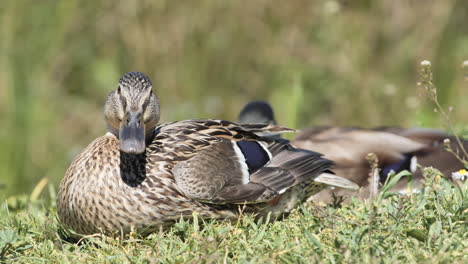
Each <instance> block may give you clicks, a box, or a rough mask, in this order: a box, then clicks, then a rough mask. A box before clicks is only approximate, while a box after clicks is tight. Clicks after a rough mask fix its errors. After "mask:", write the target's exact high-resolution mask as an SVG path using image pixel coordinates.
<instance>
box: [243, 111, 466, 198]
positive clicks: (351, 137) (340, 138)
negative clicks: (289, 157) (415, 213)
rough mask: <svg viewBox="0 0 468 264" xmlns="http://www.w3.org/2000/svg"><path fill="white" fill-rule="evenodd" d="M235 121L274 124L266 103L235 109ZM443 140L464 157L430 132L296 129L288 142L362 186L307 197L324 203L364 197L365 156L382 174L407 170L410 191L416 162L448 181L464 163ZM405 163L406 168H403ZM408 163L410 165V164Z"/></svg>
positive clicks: (403, 186)
mask: <svg viewBox="0 0 468 264" xmlns="http://www.w3.org/2000/svg"><path fill="white" fill-rule="evenodd" d="M239 121H240V122H252V121H259V122H264V123H276V121H275V119H274V112H273V109H272V108H271V106H270V105H269V104H268V103H266V102H251V103H249V104H247V105H246V106H245V107H244V109H243V110H242V111H241V114H240V116H239ZM444 139H450V143H449V144H450V147H451V149H453V150H454V151H455V152H457V153H460V155H461V156H462V157H464V156H463V153H462V151H461V148H460V146H459V145H458V143H457V140H456V139H455V138H454V137H453V136H451V135H449V134H447V133H445V132H443V131H440V130H436V129H430V128H409V129H406V128H396V127H382V128H375V129H363V128H355V127H312V128H307V129H303V130H302V131H300V132H299V133H298V135H297V137H296V138H295V139H294V140H292V141H291V144H292V145H293V146H295V147H298V148H303V149H310V150H314V151H317V152H320V153H323V154H324V157H325V158H327V159H330V160H332V161H334V162H335V166H334V167H333V171H334V172H335V173H336V175H338V176H340V177H343V178H346V179H348V180H351V181H353V182H355V183H357V184H358V185H359V186H361V187H362V188H361V189H360V190H359V191H358V192H356V191H349V190H339V189H327V190H323V191H321V192H320V193H318V194H317V195H315V196H314V197H313V199H314V200H317V201H321V202H326V203H329V202H332V201H333V200H334V199H335V197H337V196H343V197H345V198H349V197H352V196H354V197H361V198H367V197H369V193H370V188H369V170H370V165H369V162H368V161H367V159H366V156H367V154H368V153H374V154H376V155H377V157H378V160H379V163H378V166H379V168H381V169H382V170H383V169H385V168H392V169H393V168H395V170H397V172H399V171H401V170H408V171H411V172H412V175H413V179H414V185H413V187H414V188H421V186H422V182H423V180H424V177H423V171H422V169H421V168H420V167H417V166H416V163H417V164H420V165H421V167H434V168H436V169H438V170H440V171H441V172H442V173H443V174H444V175H445V176H447V177H448V178H451V174H452V172H455V171H458V170H460V169H463V168H464V165H463V163H462V162H461V161H459V160H458V159H457V158H456V157H455V156H454V155H453V154H452V153H450V152H448V151H447V150H446V149H445V146H444V143H443V141H444ZM461 143H462V145H464V148H465V149H467V148H468V141H466V140H461ZM413 158H414V159H413ZM464 158H465V159H466V158H467V157H464ZM402 161H403V162H402ZM405 161H407V162H408V164H404V162H405ZM413 161H414V162H413ZM402 163H403V164H404V165H402ZM411 164H413V165H414V166H411ZM395 165H397V166H395ZM398 165H400V166H398ZM386 171H389V170H388V169H387V170H386ZM386 177H387V175H381V177H380V180H381V183H384V182H385V179H386ZM407 183H408V182H407V179H406V178H403V179H402V180H400V182H399V183H397V184H396V185H395V186H394V188H393V189H392V191H394V192H405V191H407V188H408V186H407V185H408V184H407Z"/></svg>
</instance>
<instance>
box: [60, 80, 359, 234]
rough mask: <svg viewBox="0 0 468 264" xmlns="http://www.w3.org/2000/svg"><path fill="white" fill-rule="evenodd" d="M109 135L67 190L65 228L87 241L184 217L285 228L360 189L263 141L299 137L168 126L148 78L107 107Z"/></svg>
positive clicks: (121, 86)
mask: <svg viewBox="0 0 468 264" xmlns="http://www.w3.org/2000/svg"><path fill="white" fill-rule="evenodd" d="M104 117H105V121H106V124H107V133H106V134H105V135H103V136H100V137H98V138H96V139H95V140H94V141H93V142H92V143H90V144H89V145H88V146H87V147H86V148H85V149H84V150H83V151H82V152H81V153H80V154H79V155H78V156H77V157H76V158H75V160H74V161H73V162H72V163H71V165H70V167H69V168H68V169H67V171H66V172H65V175H64V177H63V179H62V181H61V183H60V186H59V191H58V195H57V212H58V217H59V219H60V222H61V223H62V224H63V225H64V226H65V227H67V228H69V229H71V230H73V231H74V232H76V233H78V234H82V235H88V234H95V233H103V234H127V233H129V232H131V231H136V232H139V233H141V234H147V233H151V232H153V231H155V230H159V228H161V227H164V226H167V225H170V224H171V223H174V222H175V221H177V220H179V219H180V218H189V219H190V218H192V217H194V216H195V215H196V216H197V217H199V218H202V219H221V220H224V219H225V220H237V219H238V217H239V215H240V214H242V213H252V214H254V215H255V216H256V217H268V218H271V219H273V218H274V219H277V218H279V217H282V216H286V215H287V214H288V213H289V212H291V210H293V209H294V208H296V207H297V206H298V205H299V204H301V203H302V202H303V201H305V200H307V199H308V197H310V196H312V195H314V194H315V193H317V192H319V191H320V190H322V189H324V188H327V187H328V186H334V187H339V188H348V189H357V188H358V186H357V185H356V184H355V183H353V182H351V181H349V180H346V179H344V178H341V177H338V176H336V175H334V173H333V171H332V170H331V167H332V165H333V162H332V161H330V160H328V159H325V158H323V157H322V154H320V153H318V152H314V151H310V150H303V149H297V148H294V147H292V146H291V145H290V144H289V142H288V141H285V140H282V139H278V138H270V137H265V136H262V135H261V134H262V133H266V134H272V133H278V134H280V133H286V132H293V131H294V130H292V129H289V128H285V127H282V126H277V125H272V124H252V125H239V124H236V123H234V122H230V121H226V120H217V119H194V120H184V121H177V122H169V123H162V124H159V119H160V107H159V100H158V97H157V96H156V94H155V93H154V92H153V85H152V82H151V80H150V78H149V77H148V76H146V75H145V74H144V73H141V72H129V73H126V74H124V75H123V76H122V77H121V78H120V80H119V82H118V85H117V88H116V89H115V90H113V91H112V92H110V94H109V95H108V97H107V99H106V103H105V106H104Z"/></svg>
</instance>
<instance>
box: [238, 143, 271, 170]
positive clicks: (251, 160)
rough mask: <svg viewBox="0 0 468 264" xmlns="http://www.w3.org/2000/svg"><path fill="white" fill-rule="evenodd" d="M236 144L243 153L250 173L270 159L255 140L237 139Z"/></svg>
mask: <svg viewBox="0 0 468 264" xmlns="http://www.w3.org/2000/svg"><path fill="white" fill-rule="evenodd" d="M237 146H239V148H240V150H241V152H242V154H244V157H245V161H246V163H247V167H248V168H249V173H250V174H252V173H254V172H255V171H257V170H258V169H260V168H262V167H263V166H265V164H267V162H269V161H270V157H269V156H268V153H267V152H266V151H265V149H264V148H263V147H262V146H261V145H260V143H258V142H256V141H246V140H243V141H239V142H237Z"/></svg>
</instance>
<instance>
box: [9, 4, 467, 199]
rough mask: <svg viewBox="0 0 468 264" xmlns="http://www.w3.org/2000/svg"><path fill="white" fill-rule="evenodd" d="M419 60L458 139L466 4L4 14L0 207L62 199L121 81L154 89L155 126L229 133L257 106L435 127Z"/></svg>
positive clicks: (88, 7) (299, 115)
mask: <svg viewBox="0 0 468 264" xmlns="http://www.w3.org/2000/svg"><path fill="white" fill-rule="evenodd" d="M423 59H428V60H431V62H432V65H433V69H434V78H435V83H436V85H437V86H438V88H439V96H440V101H441V103H442V104H443V105H444V106H446V107H448V106H453V107H454V111H453V114H452V116H453V120H454V121H455V124H457V127H458V128H459V129H462V128H463V127H466V124H467V123H468V107H466V100H467V99H468V98H467V85H468V82H467V81H466V80H464V75H463V69H462V67H461V64H462V62H463V61H464V60H467V59H468V2H467V1H466V0H458V1H456V0H446V1H436V0H432V1H431V0H425V1H423V0H394V1H385V0H383V1H372V0H316V1H310V0H294V1H291V0H290V1H267V0H259V1H245V0H242V1H241V0H239V1H215V0H203V1H191V2H189V1H170V0H167V1H165V0H159V1H153V0H152V1H149V0H148V1H136V0H127V1H120V2H117V1H114V0H95V1H78V0H67V1H55V0H41V1H37V0H2V1H1V2H0V197H8V196H11V195H18V194H21V193H26V194H28V193H30V192H31V191H32V190H33V188H34V187H35V186H37V184H38V182H40V180H41V179H44V178H46V179H48V181H49V182H50V183H52V184H53V186H54V187H55V188H57V186H58V183H59V181H60V179H61V178H62V176H63V174H64V172H65V170H66V169H67V167H68V165H69V164H70V162H71V161H72V159H73V158H74V157H75V155H76V154H77V153H79V151H81V150H82V149H83V148H84V147H85V146H86V145H87V144H89V143H90V142H91V141H92V140H93V139H94V138H96V137H98V136H100V135H103V134H104V133H105V123H104V119H103V113H102V112H103V103H104V100H105V98H106V96H107V94H108V93H109V92H110V91H111V90H112V89H114V88H115V87H116V84H117V82H118V79H119V78H120V76H121V75H122V74H124V73H125V72H128V71H143V72H145V73H146V74H148V75H149V76H150V78H151V79H152V80H153V84H154V90H155V92H156V93H157V94H158V95H159V98H160V101H161V108H162V121H174V120H182V119H190V118H223V119H228V120H236V119H237V114H238V112H239V110H240V109H241V108H242V106H243V105H244V104H245V103H247V102H248V101H250V100H254V99H263V100H268V101H269V102H271V103H272V104H273V106H274V107H275V108H276V114H277V119H278V121H279V122H280V123H281V124H285V125H288V126H291V127H295V128H303V127H308V126H314V125H340V126H345V125H346V126H348V125H350V126H364V127H372V126H383V125H398V126H432V127H443V122H442V121H441V120H440V117H439V115H438V114H437V113H434V111H433V104H432V103H431V102H430V101H429V100H428V99H427V98H425V97H424V96H423V95H422V94H423V92H422V88H420V87H418V86H417V85H416V83H417V81H418V67H419V63H420V61H421V60H423Z"/></svg>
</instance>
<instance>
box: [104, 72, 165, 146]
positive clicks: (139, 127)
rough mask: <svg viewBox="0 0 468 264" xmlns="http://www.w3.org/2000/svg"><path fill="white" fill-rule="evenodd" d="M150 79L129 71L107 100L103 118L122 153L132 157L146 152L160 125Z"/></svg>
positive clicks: (157, 105) (156, 101)
mask: <svg viewBox="0 0 468 264" xmlns="http://www.w3.org/2000/svg"><path fill="white" fill-rule="evenodd" d="M152 89H153V85H152V83H151V80H150V79H149V78H148V76H146V75H145V74H144V73H141V72H129V73H126V74H125V75H124V76H122V78H120V80H119V84H118V86H117V89H115V90H114V91H112V92H111V93H110V94H109V96H108V97H107V101H106V105H105V107H104V115H105V119H106V122H107V129H108V131H109V132H111V133H112V134H114V135H115V136H116V137H117V138H119V141H120V150H121V151H123V152H126V153H129V154H140V153H143V152H145V149H146V142H147V141H149V140H150V139H151V138H152V137H153V134H154V129H155V127H156V125H157V124H158V122H159V117H160V112H159V102H158V98H157V97H156V95H154V94H153V91H152Z"/></svg>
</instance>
